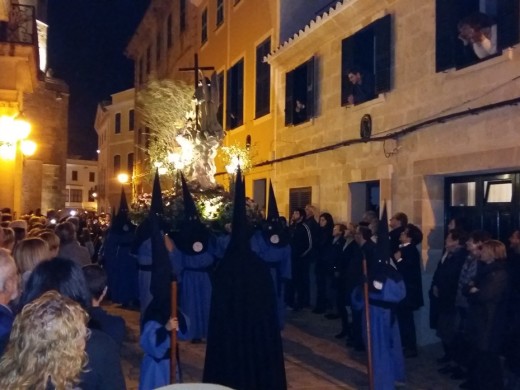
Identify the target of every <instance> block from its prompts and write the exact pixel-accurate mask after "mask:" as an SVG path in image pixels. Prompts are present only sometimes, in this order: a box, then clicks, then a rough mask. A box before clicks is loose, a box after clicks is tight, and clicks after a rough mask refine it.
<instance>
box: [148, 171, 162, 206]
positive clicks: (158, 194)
mask: <svg viewBox="0 0 520 390" xmlns="http://www.w3.org/2000/svg"><path fill="white" fill-rule="evenodd" d="M150 212H154V213H155V214H160V215H164V208H163V203H162V191H161V182H160V180H159V170H158V169H156V170H155V177H154V179H153V189H152V202H151V204H150Z"/></svg>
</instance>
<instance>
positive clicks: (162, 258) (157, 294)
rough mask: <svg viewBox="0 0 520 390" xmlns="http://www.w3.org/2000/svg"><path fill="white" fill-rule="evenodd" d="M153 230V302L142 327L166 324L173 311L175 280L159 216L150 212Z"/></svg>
mask: <svg viewBox="0 0 520 390" xmlns="http://www.w3.org/2000/svg"><path fill="white" fill-rule="evenodd" d="M148 220H149V223H150V230H151V241H152V242H151V244H152V245H151V246H152V270H151V280H150V293H151V294H152V297H153V298H152V301H151V302H150V304H149V305H148V307H147V308H146V309H145V312H144V314H143V317H142V321H141V325H144V324H145V323H146V322H147V321H150V320H154V321H157V322H159V323H160V324H165V323H166V322H167V321H168V318H170V315H171V313H170V311H171V282H172V280H173V279H174V278H175V277H174V275H173V272H172V268H171V263H170V259H169V256H168V250H167V249H166V246H165V244H164V237H163V234H162V232H161V227H160V218H159V216H158V215H157V214H156V213H154V212H153V211H152V210H150V213H149V215H148Z"/></svg>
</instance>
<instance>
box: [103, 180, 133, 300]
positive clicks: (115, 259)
mask: <svg viewBox="0 0 520 390" xmlns="http://www.w3.org/2000/svg"><path fill="white" fill-rule="evenodd" d="M134 231H135V225H134V224H133V223H132V222H131V221H130V219H129V218H128V203H127V201H126V196H125V191H124V190H123V189H122V190H121V201H120V204H119V211H118V213H117V215H116V216H115V217H114V218H113V219H112V223H111V225H110V228H109V230H108V232H107V235H106V239H105V241H104V244H103V252H102V254H101V255H102V260H103V265H104V267H105V270H106V272H107V278H108V280H107V284H108V291H109V296H110V299H111V300H112V301H113V302H115V303H120V304H123V305H129V304H132V303H133V302H136V301H137V299H138V294H137V292H138V287H137V267H136V266H135V257H133V256H131V255H130V245H131V244H132V242H133V239H134Z"/></svg>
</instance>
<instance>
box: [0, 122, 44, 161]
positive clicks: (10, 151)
mask: <svg viewBox="0 0 520 390" xmlns="http://www.w3.org/2000/svg"><path fill="white" fill-rule="evenodd" d="M30 132H31V125H30V123H29V122H27V121H26V120H24V119H22V118H21V117H20V115H18V116H17V117H12V116H7V115H4V116H1V117H0V158H2V159H4V160H14V159H15V158H16V152H17V147H18V144H20V151H21V152H22V154H23V155H24V156H32V155H33V154H34V153H35V152H36V143H35V142H34V141H30V140H27V139H26V138H27V137H28V136H29V134H30Z"/></svg>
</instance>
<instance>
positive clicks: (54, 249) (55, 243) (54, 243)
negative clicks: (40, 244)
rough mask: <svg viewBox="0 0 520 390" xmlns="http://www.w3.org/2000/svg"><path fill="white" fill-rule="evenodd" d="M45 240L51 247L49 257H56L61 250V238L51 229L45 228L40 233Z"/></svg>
mask: <svg viewBox="0 0 520 390" xmlns="http://www.w3.org/2000/svg"><path fill="white" fill-rule="evenodd" d="M38 237H40V238H41V239H42V240H43V241H45V242H46V243H47V245H48V247H49V259H54V258H55V257H57V256H58V251H59V250H60V238H59V237H58V236H57V235H56V234H55V233H54V232H51V231H47V230H44V231H43V232H41V233H40V234H39V236H38Z"/></svg>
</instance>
